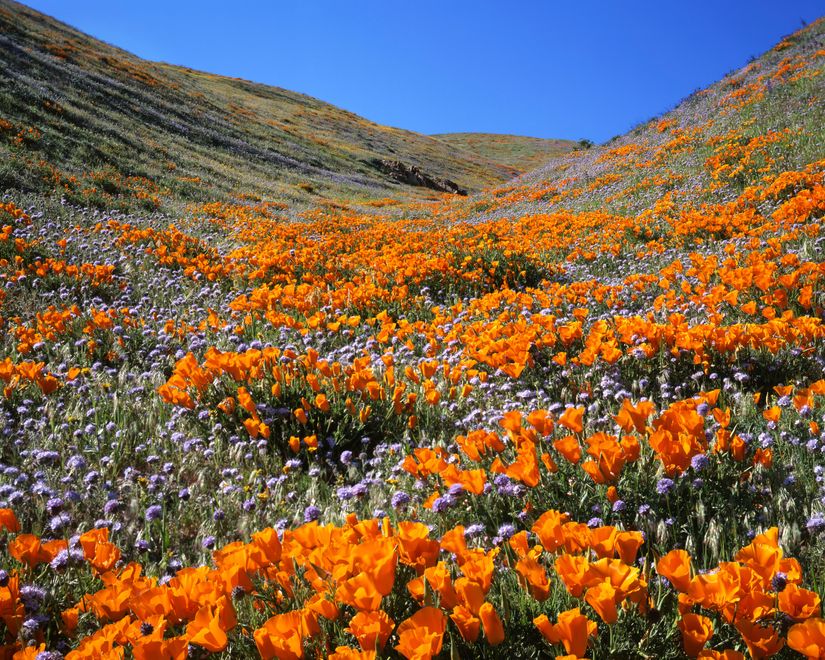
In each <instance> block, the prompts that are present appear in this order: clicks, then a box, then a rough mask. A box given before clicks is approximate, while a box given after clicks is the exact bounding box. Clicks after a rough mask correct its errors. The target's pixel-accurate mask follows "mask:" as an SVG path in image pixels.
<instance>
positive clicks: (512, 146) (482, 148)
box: [433, 133, 578, 172]
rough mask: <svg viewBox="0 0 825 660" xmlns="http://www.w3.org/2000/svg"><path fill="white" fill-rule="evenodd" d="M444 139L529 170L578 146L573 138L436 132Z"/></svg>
mask: <svg viewBox="0 0 825 660" xmlns="http://www.w3.org/2000/svg"><path fill="white" fill-rule="evenodd" d="M433 137H436V138H438V139H439V140H441V141H442V142H446V143H447V144H449V145H451V146H452V147H455V148H457V149H460V150H463V151H469V152H472V153H474V154H476V155H477V156H480V157H481V158H483V159H485V160H489V161H492V162H494V163H499V164H500V165H503V166H505V167H512V168H515V169H517V170H519V171H520V172H529V171H530V170H534V169H536V168H537V167H540V166H541V165H544V164H545V163H546V162H547V161H549V160H551V159H552V158H555V157H556V156H560V155H562V154H566V153H568V152H570V151H572V150H573V149H575V148H576V147H577V146H578V143H577V142H575V141H573V140H552V139H545V138H535V137H525V136H523V135H501V134H498V133H441V134H438V135H434V136H433Z"/></svg>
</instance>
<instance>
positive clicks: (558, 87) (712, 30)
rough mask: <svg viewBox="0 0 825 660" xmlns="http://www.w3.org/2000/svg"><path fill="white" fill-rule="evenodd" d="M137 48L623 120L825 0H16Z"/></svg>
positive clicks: (494, 104)
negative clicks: (22, 0)
mask: <svg viewBox="0 0 825 660" xmlns="http://www.w3.org/2000/svg"><path fill="white" fill-rule="evenodd" d="M26 4H28V5H30V6H32V7H34V8H35V9H38V10H40V11H43V12H45V13H47V14H50V15H52V16H54V17H56V18H58V19H60V20H62V21H64V22H66V23H69V24H70V25H73V26H74V27H76V28H79V29H80V30H82V31H84V32H88V33H90V34H92V35H93V36H95V37H98V38H100V39H103V40H104V41H108V42H109V43H112V44H114V45H116V46H120V47H121V48H125V49H126V50H129V51H131V52H133V53H135V54H137V55H139V56H141V57H144V58H147V59H151V60H161V61H165V62H170V63H173V64H182V65H185V66H189V67H192V68H195V69H201V70H205V71H211V72H214V73H220V74H224V75H228V76H237V77H241V78H247V79H249V80H254V81H258V82H263V83H267V84H271V85H277V86H279V87H285V88H287V89H291V90H295V91H299V92H304V93H306V94H310V95H312V96H315V97H318V98H320V99H322V100H324V101H328V102H330V103H333V104H335V105H337V106H340V107H342V108H346V109H347V110H351V111H352V112H355V113H358V114H360V115H363V116H365V117H367V118H369V119H372V120H373V121H376V122H379V123H382V124H389V125H392V126H399V127H402V128H408V129H411V130H414V131H419V132H422V133H446V132H460V131H483V132H493V133H514V134H519V135H534V136H539V137H564V138H572V139H578V138H582V137H587V138H590V139H592V140H595V141H597V142H601V141H603V140H606V139H608V138H610V137H612V136H613V135H616V134H618V133H623V132H624V131H626V130H628V129H629V128H631V127H632V126H633V125H635V124H637V123H638V122H640V121H644V120H645V119H648V118H650V117H651V116H653V115H656V114H658V113H660V112H662V111H664V110H667V109H669V108H671V107H673V106H674V105H675V104H676V103H677V102H678V101H679V100H680V99H682V98H684V97H685V96H687V95H688V94H690V92H692V91H693V90H695V89H698V88H701V87H704V86H706V85H708V84H710V83H712V82H714V81H715V80H718V79H719V78H721V77H722V76H723V75H724V74H726V73H728V72H729V71H731V70H733V69H736V68H739V67H740V66H743V65H744V64H746V63H747V61H748V59H749V57H750V56H751V55H758V54H760V53H762V52H764V51H765V50H767V49H769V48H770V47H771V46H773V45H774V44H775V43H776V42H777V41H778V40H779V39H780V38H781V37H782V36H784V35H786V34H788V33H790V32H793V31H795V30H796V29H798V28H799V27H801V21H802V20H803V19H804V20H806V21H808V22H812V21H813V20H815V19H816V18H818V17H819V16H820V15H822V14H823V13H825V3H823V1H822V0H710V1H708V0H680V1H678V2H671V1H670V0H657V1H656V2H648V1H641V0H601V1H596V0H544V1H542V0H531V1H527V0H523V1H520V0H499V1H497V2H493V1H488V0H467V1H465V0H453V1H451V0H414V1H410V0H292V1H291V2H280V1H277V0H256V1H252V0H239V1H235V2H227V1H226V0H200V1H198V2H194V1H189V0H141V1H139V2H138V1H131V0H128V1H127V0H28V1H27V2H26Z"/></svg>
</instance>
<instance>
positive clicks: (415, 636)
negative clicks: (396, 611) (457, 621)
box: [395, 607, 447, 660]
mask: <svg viewBox="0 0 825 660" xmlns="http://www.w3.org/2000/svg"><path fill="white" fill-rule="evenodd" d="M446 629H447V619H446V617H445V616H444V613H443V612H442V611H441V610H440V609H438V608H436V607H423V608H421V609H420V610H418V611H417V612H416V613H415V614H413V615H412V616H411V617H410V618H409V619H405V620H404V621H402V622H401V625H399V626H398V630H397V631H396V632H397V634H398V644H397V645H396V646H395V650H396V651H398V652H399V653H400V654H401V655H403V656H404V657H405V658H408V660H429V659H430V658H433V657H434V656H436V655H438V654H439V653H441V645H442V643H443V641H444V632H445V631H446Z"/></svg>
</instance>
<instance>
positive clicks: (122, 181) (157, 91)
mask: <svg viewBox="0 0 825 660" xmlns="http://www.w3.org/2000/svg"><path fill="white" fill-rule="evenodd" d="M0 71H2V74H0V121H2V127H3V128H2V129H0V157H1V158H2V164H0V190H2V189H8V188H15V189H21V190H28V191H51V190H54V189H61V188H62V189H63V191H64V193H65V194H66V195H68V197H69V198H71V199H74V200H75V201H77V202H78V203H85V204H92V205H99V206H103V207H104V208H105V207H106V206H107V203H108V202H109V201H110V200H109V199H108V198H107V197H106V194H108V195H110V196H114V197H121V196H122V195H119V194H118V193H119V192H120V191H121V190H122V189H126V188H140V189H141V190H142V192H143V193H145V194H146V197H144V205H145V206H147V207H149V208H151V207H152V206H154V205H155V204H154V202H153V201H152V200H154V199H156V198H158V197H160V198H164V197H167V198H169V197H171V198H178V199H182V200H201V199H215V198H223V197H227V196H231V195H232V194H234V192H235V191H239V190H243V191H245V192H246V193H247V194H252V195H262V196H264V197H278V198H286V199H296V200H305V201H310V200H311V201H315V202H317V201H318V198H319V196H320V197H347V198H349V199H358V198H376V197H383V196H399V195H402V196H403V195H410V194H418V195H421V194H423V195H429V194H431V193H432V191H428V190H426V189H423V190H422V189H418V190H416V189H413V188H411V187H409V186H400V185H399V184H397V183H396V182H394V181H393V180H392V179H391V178H389V177H388V176H387V174H386V173H385V172H384V171H383V170H382V168H381V167H380V166H378V165H377V162H378V161H381V160H398V161H401V162H403V163H404V164H406V165H410V166H415V167H418V168H419V169H420V170H421V171H422V172H424V173H426V174H427V175H429V176H432V177H440V178H445V179H449V180H451V181H454V182H455V183H457V184H458V186H460V187H461V188H464V189H467V190H470V191H473V190H478V189H479V188H481V187H484V186H488V185H491V184H494V183H497V182H501V181H505V180H507V179H510V178H512V177H513V176H514V175H515V174H518V169H517V168H516V167H513V166H511V165H508V164H506V163H504V162H499V160H495V159H489V158H486V157H484V156H483V155H480V154H479V153H477V152H475V151H473V150H467V149H462V148H457V147H456V146H455V145H449V144H445V142H443V141H441V140H438V139H436V138H434V137H429V136H425V135H420V134H417V133H413V132H411V131H406V130H402V129H397V128H391V127H386V126H380V125H378V124H376V123H374V122H371V121H368V120H366V119H364V118H362V117H359V116H357V115H355V114H353V113H351V112H347V111H346V110H342V109H340V108H337V107H335V106H332V105H330V104H328V103H324V102H322V101H319V100H317V99H314V98H311V97H309V96H306V95H303V94H298V93H295V92H291V91H287V90H284V89H279V88H276V87H269V86H266V85H261V84H257V83H253V82H249V81H246V80H240V79H236V78H227V77H223V76H218V75H213V74H209V73H204V72H200V71H194V70H192V69H188V68H184V67H180V66H173V65H170V64H162V63H155V62H148V61H145V60H142V59H140V58H138V57H136V56H134V55H132V54H130V53H128V52H126V51H123V50H121V49H119V48H116V47H113V46H110V45H108V44H105V43H103V42H101V41H98V40H96V39H94V38H92V37H90V36H88V35H85V34H83V33H81V32H79V31H77V30H75V29H73V28H71V27H69V26H67V25H64V24H62V23H60V22H58V21H56V20H54V19H51V18H49V17H47V16H44V15H42V14H39V13H38V12H35V11H33V10H30V9H28V8H26V7H25V6H22V5H20V4H17V3H14V2H10V1H9V0H1V1H0ZM72 177H74V179H75V180H72ZM92 189H97V191H98V192H97V193H92V192H89V191H90V190H92ZM84 191H85V192H84ZM125 197H128V195H127V196H125ZM121 202H123V200H121Z"/></svg>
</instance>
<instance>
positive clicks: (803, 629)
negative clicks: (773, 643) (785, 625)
mask: <svg viewBox="0 0 825 660" xmlns="http://www.w3.org/2000/svg"><path fill="white" fill-rule="evenodd" d="M788 646H790V647H791V648H792V649H793V650H794V651H797V652H798V653H801V654H802V655H804V656H805V657H806V658H811V659H814V658H822V657H825V619H821V618H819V617H816V618H811V619H808V620H807V621H803V622H801V623H797V624H795V625H793V626H791V628H790V629H789V630H788Z"/></svg>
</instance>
